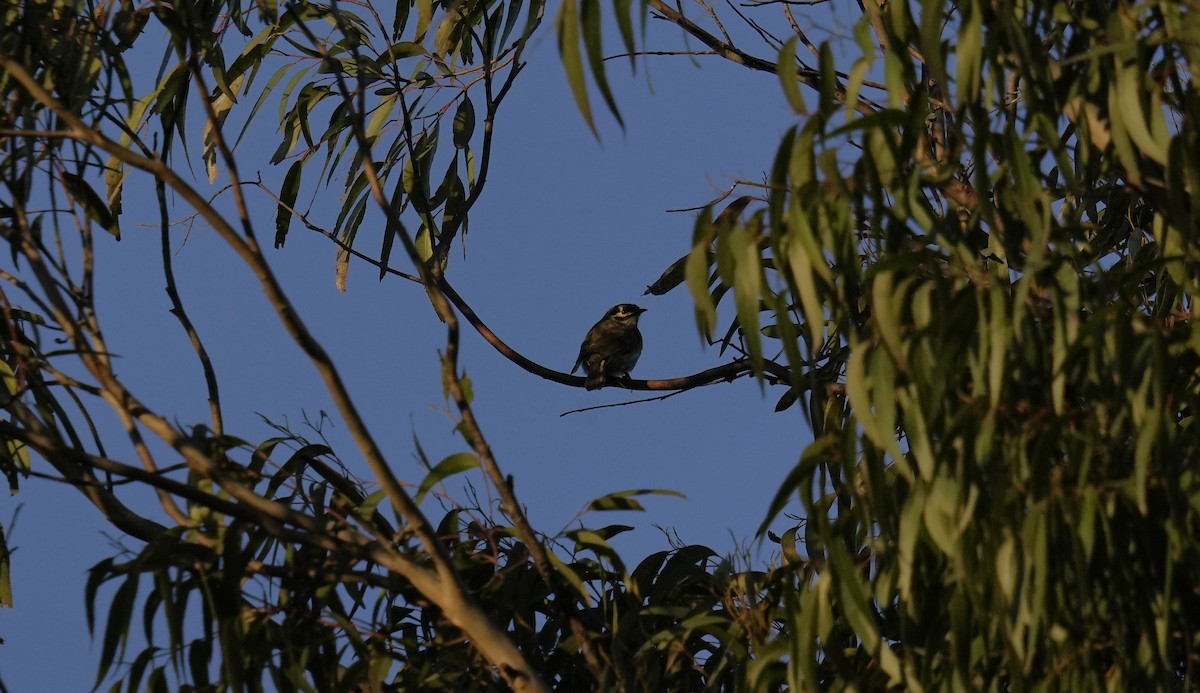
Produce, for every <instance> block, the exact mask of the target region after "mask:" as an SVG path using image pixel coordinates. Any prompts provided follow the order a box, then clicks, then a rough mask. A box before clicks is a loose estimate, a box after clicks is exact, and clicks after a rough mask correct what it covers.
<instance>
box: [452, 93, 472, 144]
mask: <svg viewBox="0 0 1200 693" xmlns="http://www.w3.org/2000/svg"><path fill="white" fill-rule="evenodd" d="M453 134H454V146H455V147H456V148H458V149H466V148H467V147H469V146H470V145H471V135H473V134H475V106H474V105H473V104H472V103H471V98H470V97H469V96H466V95H465V94H464V95H463V98H462V101H460V102H459V104H458V110H456V111H455V112H454V131H453Z"/></svg>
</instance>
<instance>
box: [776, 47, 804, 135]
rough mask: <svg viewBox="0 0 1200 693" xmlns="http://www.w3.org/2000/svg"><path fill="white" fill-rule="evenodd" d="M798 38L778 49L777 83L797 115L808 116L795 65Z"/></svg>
mask: <svg viewBox="0 0 1200 693" xmlns="http://www.w3.org/2000/svg"><path fill="white" fill-rule="evenodd" d="M799 41H800V37H798V36H793V37H791V38H790V39H788V40H787V42H786V43H784V44H783V46H782V47H781V48H780V49H779V59H778V60H777V61H776V64H777V65H778V72H779V83H780V85H782V87H783V95H784V96H785V97H786V98H787V102H788V105H790V106H791V107H792V110H793V111H795V112H796V113H797V114H799V115H802V116H806V115H808V106H806V105H805V104H804V95H803V94H801V93H800V78H799V74H798V72H797V70H798V68H797V65H796V45H797V44H798V43H799Z"/></svg>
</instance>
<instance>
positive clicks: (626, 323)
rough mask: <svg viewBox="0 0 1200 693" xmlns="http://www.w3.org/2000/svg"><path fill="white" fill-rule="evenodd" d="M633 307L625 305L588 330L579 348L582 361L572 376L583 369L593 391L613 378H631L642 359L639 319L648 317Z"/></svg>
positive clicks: (611, 311) (616, 307)
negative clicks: (610, 377)
mask: <svg viewBox="0 0 1200 693" xmlns="http://www.w3.org/2000/svg"><path fill="white" fill-rule="evenodd" d="M645 312H646V309H645V308H639V307H637V306H635V305H633V304H632V303H621V304H618V305H615V306H613V307H612V308H609V309H608V312H607V313H605V314H604V317H603V318H601V319H600V322H598V323H596V324H595V325H593V326H592V329H590V330H588V333H587V336H586V337H584V338H583V346H581V347H579V358H578V359H577V360H576V361H575V367H574V368H572V369H571V372H572V373H574V372H575V371H577V370H579V367H580V366H583V372H584V373H585V374H586V375H587V380H586V381H585V382H584V387H586V388H587V389H589V390H595V389H597V388H601V387H604V381H605V379H606V378H608V377H609V376H614V377H616V376H624V377H629V371H631V370H633V366H634V364H636V363H637V360H638V357H639V356H641V355H642V333H641V332H638V327H637V324H638V316H640V315H641V314H642V313H645Z"/></svg>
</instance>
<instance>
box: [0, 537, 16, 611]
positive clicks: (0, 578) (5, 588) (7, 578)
mask: <svg viewBox="0 0 1200 693" xmlns="http://www.w3.org/2000/svg"><path fill="white" fill-rule="evenodd" d="M11 555H12V552H11V551H10V550H9V548H8V538H7V537H6V536H5V534H4V525H3V524H2V523H0V607H6V606H7V607H10V608H11V607H12V605H13V591H12V565H11V564H10V561H9V557H10V556H11Z"/></svg>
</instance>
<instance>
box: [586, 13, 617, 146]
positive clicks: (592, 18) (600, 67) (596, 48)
mask: <svg viewBox="0 0 1200 693" xmlns="http://www.w3.org/2000/svg"><path fill="white" fill-rule="evenodd" d="M581 2H582V3H583V7H582V11H581V12H580V22H581V23H582V25H583V45H584V48H585V49H586V50H587V59H588V64H590V65H591V67H592V79H594V80H596V88H597V89H599V90H600V95H601V96H602V97H604V103H605V105H607V106H608V110H609V112H610V113H612V114H613V117H614V118H616V119H617V123H618V124H619V125H620V126H621V127H622V128H624V127H625V121H624V120H622V119H621V113H620V111H618V110H617V102H616V99H614V98H613V95H612V88H611V87H609V85H608V76H607V75H606V74H605V70H604V44H603V42H602V40H601V35H600V21H601V20H600V0H581Z"/></svg>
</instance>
